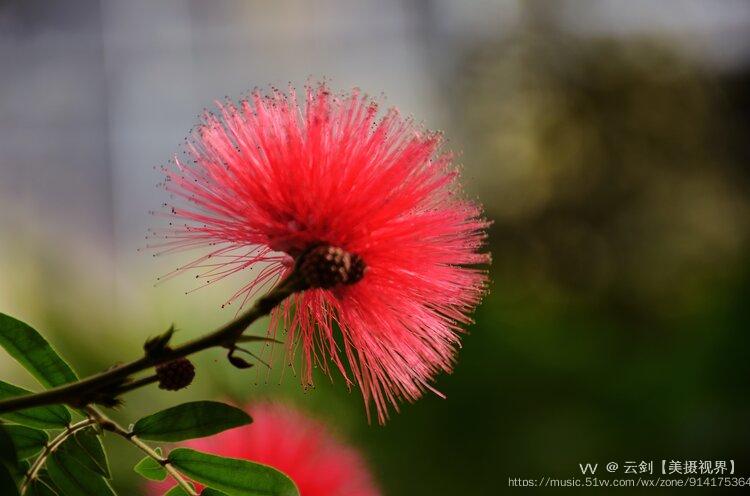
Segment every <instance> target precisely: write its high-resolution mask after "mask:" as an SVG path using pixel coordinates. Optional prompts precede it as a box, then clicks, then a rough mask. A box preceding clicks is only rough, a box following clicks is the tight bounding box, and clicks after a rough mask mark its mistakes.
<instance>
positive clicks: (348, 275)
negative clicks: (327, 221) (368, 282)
mask: <svg viewBox="0 0 750 496" xmlns="http://www.w3.org/2000/svg"><path fill="white" fill-rule="evenodd" d="M366 269H367V266H366V265H365V262H364V260H362V257H360V256H359V255H357V254H355V253H350V252H348V251H346V250H343V249H341V248H338V247H335V246H330V245H321V246H317V247H315V248H312V249H311V250H309V251H308V252H307V253H305V254H304V255H302V260H301V261H300V265H299V271H300V274H301V275H302V278H303V279H304V281H305V282H306V283H307V285H308V286H309V287H311V288H323V289H329V288H332V287H334V286H337V285H339V284H354V283H356V282H357V281H359V280H360V279H362V277H364V275H365V270H366Z"/></svg>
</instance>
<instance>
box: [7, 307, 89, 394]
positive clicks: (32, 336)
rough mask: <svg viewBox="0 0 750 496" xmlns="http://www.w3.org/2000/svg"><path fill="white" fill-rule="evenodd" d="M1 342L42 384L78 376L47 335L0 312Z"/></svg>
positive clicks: (47, 385)
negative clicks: (53, 347) (49, 341)
mask: <svg viewBox="0 0 750 496" xmlns="http://www.w3.org/2000/svg"><path fill="white" fill-rule="evenodd" d="M0 346H2V347H3V348H5V351H7V352H8V353H9V354H10V356H12V357H13V358H15V359H16V360H18V362H19V363H20V364H21V365H23V366H24V367H25V368H26V370H28V371H29V372H31V374H32V375H33V376H34V377H36V379H37V380H38V381H39V382H40V383H41V384H42V385H43V386H45V387H55V386H60V385H61V384H66V383H68V382H73V381H75V380H77V379H78V377H77V376H76V374H75V372H73V369H71V368H70V366H69V365H68V364H67V363H65V361H64V360H63V359H62V358H60V355H58V354H57V353H56V352H55V350H53V349H52V347H51V346H50V345H49V343H48V342H47V340H46V339H44V338H43V337H42V335H41V334H39V333H38V332H36V331H35V330H34V329H33V328H31V327H30V326H28V325H27V324H24V323H23V322H21V321H20V320H17V319H14V318H13V317H10V316H8V315H5V314H4V313H0Z"/></svg>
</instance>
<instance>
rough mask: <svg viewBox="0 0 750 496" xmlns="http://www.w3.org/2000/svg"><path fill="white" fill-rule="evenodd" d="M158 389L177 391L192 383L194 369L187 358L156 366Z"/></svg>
mask: <svg viewBox="0 0 750 496" xmlns="http://www.w3.org/2000/svg"><path fill="white" fill-rule="evenodd" d="M156 376H157V377H158V378H159V388H160V389H166V390H167V391H177V390H178V389H182V388H186V387H188V386H189V385H190V383H191V382H193V378H194V377H195V367H194V366H193V364H192V363H191V362H190V360H188V359H187V358H177V359H176V360H172V361H171V362H167V363H163V364H161V365H157V366H156Z"/></svg>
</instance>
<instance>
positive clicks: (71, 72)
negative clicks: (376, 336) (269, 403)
mask: <svg viewBox="0 0 750 496" xmlns="http://www.w3.org/2000/svg"><path fill="white" fill-rule="evenodd" d="M749 64H750V3H748V2H744V1H740V0H738V1H731V0H721V1H710V0H704V1H698V0H683V1H676V0H675V1H659V2H652V1H648V0H633V1H626V0H619V1H617V0H606V1H594V0H578V1H520V0H518V1H511V0H496V1H492V0H484V1H466V2H455V1H451V0H384V1H377V2H376V1H372V2H362V1H349V0H326V1H306V0H294V1H290V0H284V1H277V2H270V1H224V0H222V1H211V2H202V1H199V0H163V1H158V2H152V1H148V0H134V1H130V0H128V1H124V0H123V1H115V0H100V1H96V0H90V1H82V0H75V1H66V2H44V1H40V0H18V1H8V0H4V1H0V310H1V311H3V312H6V313H9V314H12V315H15V316H17V317H19V318H21V319H23V320H26V321H28V322H30V323H31V324H32V325H34V326H35V327H37V328H38V329H40V330H41V331H43V332H44V333H45V334H47V335H48V336H49V337H50V339H51V340H52V341H53V342H54V343H55V345H56V347H57V348H58V349H60V350H61V351H62V352H63V353H64V354H65V355H66V356H67V357H68V358H69V359H70V361H72V362H73V363H74V365H75V367H76V368H77V369H78V371H79V372H81V373H84V374H86V373H92V372H94V371H97V370H100V369H102V368H106V367H108V366H110V365H111V364H112V363H114V362H116V361H118V360H126V359H130V358H132V357H135V356H136V355H137V354H138V353H139V351H140V348H141V345H142V343H143V341H144V339H145V338H146V337H147V336H149V335H154V334H156V333H158V332H160V331H162V330H164V329H165V328H166V327H167V326H169V325H170V324H171V323H175V324H176V325H177V327H178V329H180V334H179V338H180V339H184V338H188V337H190V336H192V335H195V334H197V333H199V332H201V331H202V330H205V329H207V328H210V327H213V326H215V325H218V324H220V323H222V322H224V321H226V320H228V319H230V318H231V317H232V316H233V310H230V309H227V310H222V309H221V308H220V304H221V303H222V302H223V300H224V299H225V298H226V297H227V295H228V291H230V290H232V288H236V287H238V285H239V284H241V281H240V280H238V279H237V278H234V279H231V280H230V281H226V282H224V283H221V284H217V285H212V286H211V287H209V288H207V289H203V290H200V291H197V292H194V293H191V294H188V295H186V294H185V292H187V291H189V290H191V289H193V288H194V283H195V280H194V279H192V278H190V277H184V278H178V279H174V280H172V281H170V282H168V283H165V284H162V285H158V286H154V282H155V279H156V276H158V275H161V274H163V273H165V272H168V271H170V270H171V269H173V268H174V267H175V266H177V265H179V263H180V262H179V260H178V259H176V258H171V259H159V258H153V257H152V256H151V254H150V253H149V252H143V251H139V249H141V248H143V247H144V246H145V239H144V237H145V235H146V230H147V229H148V228H149V227H153V226H154V225H155V223H156V222H158V221H157V220H156V219H155V218H154V217H152V216H150V215H149V213H148V212H149V210H151V209H154V208H158V206H159V205H160V203H161V202H162V201H163V199H162V197H161V194H162V191H161V190H160V189H157V188H156V186H155V185H156V183H157V182H158V181H159V180H160V177H159V174H158V172H157V171H156V170H155V169H154V168H155V167H157V168H158V166H159V165H162V164H164V163H166V162H167V161H168V160H169V159H170V158H171V157H172V155H173V154H174V153H175V152H177V151H178V150H179V146H180V142H181V141H182V139H183V138H184V137H185V136H186V134H187V133H188V131H189V129H190V128H191V127H192V126H193V125H194V124H195V123H196V122H197V115H198V113H200V112H201V110H202V109H203V108H204V107H207V106H211V105H212V102H213V101H214V100H215V99H218V98H222V97H224V95H230V96H232V97H235V98H239V97H241V96H242V95H243V94H244V93H245V92H246V91H247V90H249V89H251V88H253V87H255V86H260V87H264V86H267V85H269V84H275V85H278V86H282V87H285V86H286V85H287V84H288V82H289V81H291V82H293V83H294V84H296V85H297V86H300V85H301V84H303V83H304V82H305V81H306V80H307V79H308V78H312V79H313V80H317V79H321V78H327V79H328V80H329V81H330V84H331V86H333V87H334V88H335V89H337V90H345V89H348V88H351V87H353V86H358V87H360V88H362V90H363V91H365V92H368V93H370V94H372V95H375V96H377V97H378V98H381V99H383V100H384V102H385V104H386V105H395V106H397V107H399V108H400V109H401V110H402V111H403V112H404V113H406V114H413V115H414V116H415V117H416V118H417V119H418V120H423V121H424V123H425V125H427V126H429V127H431V128H438V129H443V130H444V131H445V132H446V135H447V136H449V137H450V142H449V146H450V147H451V148H452V149H454V150H456V151H458V152H459V153H460V154H461V155H460V162H461V164H462V165H463V168H464V171H465V176H466V177H465V178H466V190H467V194H470V195H471V196H475V197H478V198H479V199H480V200H481V201H482V202H483V203H484V204H485V206H486V210H487V215H488V217H490V218H491V219H493V220H494V224H493V227H492V229H491V233H490V240H489V243H490V247H489V248H490V250H491V251H492V252H493V255H494V265H493V266H492V269H491V271H492V277H493V280H494V283H493V287H492V292H491V293H490V295H489V296H488V297H487V298H486V300H485V302H484V304H483V305H482V307H481V308H480V309H479V310H478V312H477V313H476V325H474V326H472V327H471V328H470V330H469V334H468V335H467V336H466V338H465V340H464V348H463V350H462V352H461V355H460V360H459V363H458V365H457V367H456V371H455V373H454V374H453V375H451V376H442V377H439V378H438V379H437V387H438V388H439V389H440V390H441V391H443V392H444V393H446V395H447V397H448V398H447V400H441V399H439V398H437V397H430V396H428V397H426V398H425V399H423V400H422V401H420V402H418V403H417V404H414V405H406V406H404V408H403V409H402V412H401V413H400V414H398V415H395V416H394V417H393V418H392V420H391V421H390V423H389V424H388V425H387V426H385V427H380V426H377V425H368V424H367V422H366V421H365V416H364V412H363V407H362V405H361V401H360V398H359V395H358V394H357V392H356V391H355V392H352V393H349V392H347V391H346V389H345V387H344V385H343V383H342V381H341V380H340V379H334V381H333V382H331V381H328V380H327V379H325V378H324V377H318V387H317V388H316V390H314V391H312V392H307V393H304V392H303V391H302V390H301V389H300V388H299V387H298V383H297V381H296V380H295V379H294V378H293V377H291V375H290V374H289V373H287V377H285V378H284V380H283V381H280V378H279V375H280V374H279V373H277V371H276V370H273V371H272V372H271V374H270V377H269V378H267V377H266V374H265V372H260V373H258V372H255V371H251V372H247V371H245V372H243V371H238V370H236V369H233V368H231V367H229V366H227V365H226V363H225V362H224V361H223V360H222V356H221V354H219V353H218V352H206V353H204V354H202V355H200V357H199V358H198V359H197V361H198V362H199V374H198V378H197V380H196V383H195V384H194V385H193V386H191V388H189V389H188V390H186V391H184V392H179V393H175V394H173V395H166V394H158V393H157V392H156V391H155V390H154V389H151V390H142V391H139V392H136V393H133V394H131V395H130V396H129V399H128V405H127V408H126V409H124V410H123V411H122V412H121V413H120V414H119V416H120V418H121V419H123V420H124V421H126V422H127V421H132V420H134V419H135V418H136V416H137V415H138V414H139V413H146V412H152V411H155V410H156V409H158V408H160V407H162V406H168V405H172V404H175V403H177V402H179V401H184V400H188V399H193V398H208V397H215V398H227V399H232V400H234V401H238V402H245V401H248V400H250V399H252V398H259V397H272V398H284V399H285V401H288V402H291V403H294V404H295V405H297V406H298V407H299V408H301V409H303V410H306V411H309V412H311V414H313V415H315V416H318V417H320V418H322V419H325V420H326V421H328V422H330V423H331V425H333V426H334V428H335V430H336V431H337V432H338V433H339V435H340V436H341V437H342V438H344V439H346V440H348V441H349V442H351V443H352V444H354V445H356V446H358V447H359V448H360V449H361V450H362V451H363V452H364V453H365V456H366V457H367V459H368V460H369V462H370V464H371V466H372V468H373V471H374V472H375V474H376V477H377V478H378V480H379V482H380V484H381V486H382V488H383V491H384V494H386V495H391V496H400V495H435V496H437V495H457V494H461V495H490V494H492V495H494V494H504V493H515V492H523V493H526V494H535V491H534V490H530V489H513V488H509V487H508V478H512V477H540V476H553V477H571V476H574V475H578V474H579V473H580V472H579V470H578V464H579V463H585V462H594V463H600V464H603V463H606V462H608V461H616V462H618V463H623V462H624V461H630V460H636V461H641V460H660V459H675V460H730V459H733V460H735V463H736V467H737V473H738V474H739V475H745V476H750V448H749V447H748V446H750V444H749V443H748V441H750V426H749V425H748V414H750V397H749V396H748V384H749V383H750V360H748V347H749V346H750V338H749V337H748V330H749V327H750V326H749V325H748V324H750V308H748V290H750V257H749V256H748V251H747V247H748V237H749V235H750V196H748V188H749V187H750V184H749V183H748V180H749V179H750V169H748V167H747V162H748V159H749V158H750V146H749V145H748V123H749V122H750V92H749V91H748V81H750V78H749V77H748V76H749V75H750V72H749V67H750V65H749ZM381 93H382V95H381ZM262 328H263V325H262V324H261V325H260V326H258V328H257V332H259V333H260V332H262ZM279 365H280V364H279ZM277 368H283V367H280V366H278V367H277ZM0 374H2V376H3V378H10V379H12V380H13V381H15V382H17V383H20V384H25V385H32V383H31V382H30V381H29V379H28V377H26V376H25V375H24V374H23V373H22V372H21V371H20V370H19V368H18V367H17V366H16V365H15V363H12V362H11V360H10V359H8V358H7V356H6V355H2V356H0ZM110 448H111V449H112V450H113V451H114V452H115V453H114V454H113V455H112V459H113V460H115V463H114V470H115V472H116V476H117V477H116V479H115V485H116V487H117V488H118V489H120V490H121V491H122V494H139V491H140V489H139V486H138V484H139V481H138V480H137V479H136V476H135V475H134V474H133V472H132V471H131V467H132V464H133V463H134V462H135V461H136V460H137V459H138V458H139V455H138V453H137V452H135V451H134V450H132V449H131V448H130V447H129V446H124V445H122V444H121V443H119V442H118V441H117V440H114V441H113V442H111V443H110ZM640 491H642V492H643V494H647V493H648V494H657V493H658V494H684V493H689V492H690V491H688V490H685V489H681V490H673V491H672V492H670V491H669V490H663V491H656V490H653V489H652V490H640ZM619 492H628V493H629V494H639V490H636V489H630V490H624V489H620V490H619ZM703 492H704V493H710V494H715V493H719V492H720V490H718V489H709V490H703ZM596 493H597V494H607V492H605V491H603V490H599V491H597V492H596Z"/></svg>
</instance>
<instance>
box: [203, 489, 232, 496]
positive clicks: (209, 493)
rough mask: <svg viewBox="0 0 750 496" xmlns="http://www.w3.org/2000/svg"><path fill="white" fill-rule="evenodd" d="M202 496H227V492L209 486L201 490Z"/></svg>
mask: <svg viewBox="0 0 750 496" xmlns="http://www.w3.org/2000/svg"><path fill="white" fill-rule="evenodd" d="M201 496H227V493H225V492H222V491H217V490H216V489H212V488H210V487H207V488H205V489H204V490H203V491H202V492H201Z"/></svg>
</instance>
